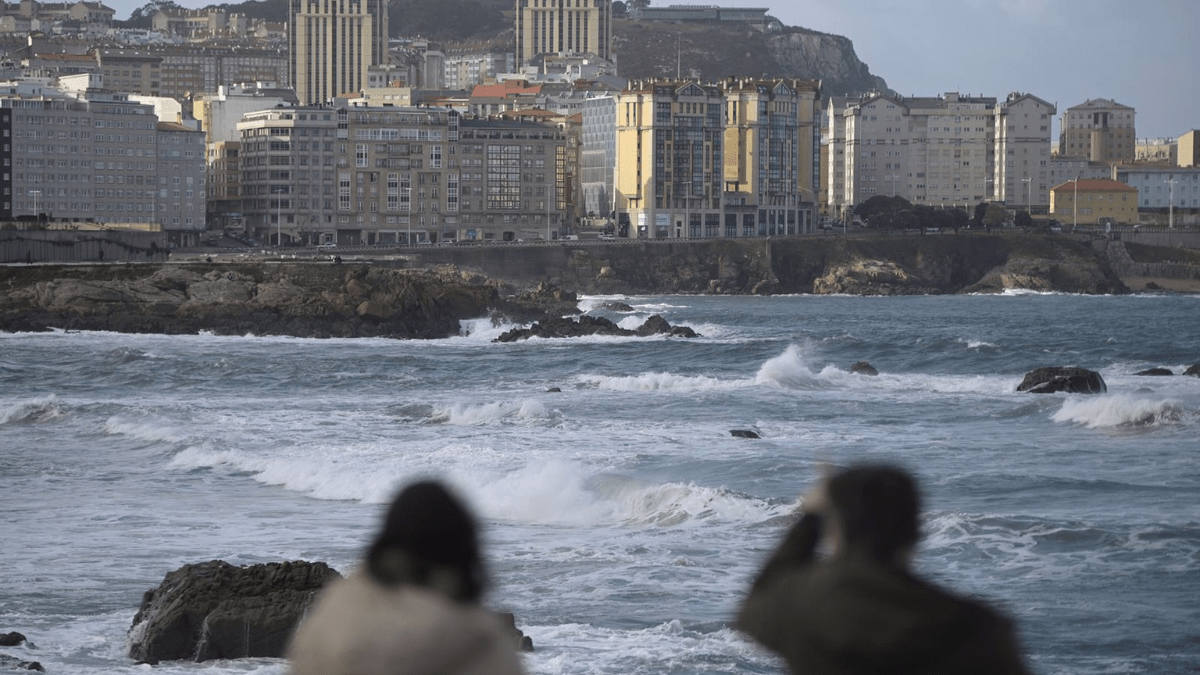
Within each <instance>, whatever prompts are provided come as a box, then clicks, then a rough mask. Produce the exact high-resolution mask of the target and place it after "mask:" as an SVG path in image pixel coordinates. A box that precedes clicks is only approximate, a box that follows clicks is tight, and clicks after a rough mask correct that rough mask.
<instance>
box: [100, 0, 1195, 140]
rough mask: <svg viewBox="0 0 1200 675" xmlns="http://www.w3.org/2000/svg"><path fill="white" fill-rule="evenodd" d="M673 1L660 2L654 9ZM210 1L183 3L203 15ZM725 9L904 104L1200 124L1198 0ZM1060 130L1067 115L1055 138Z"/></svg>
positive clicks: (1167, 127)
mask: <svg viewBox="0 0 1200 675" xmlns="http://www.w3.org/2000/svg"><path fill="white" fill-rule="evenodd" d="M672 2H673V0H656V1H655V2H654V3H653V5H652V6H654V5H664V6H665V5H669V4H672ZM106 4H108V5H109V6H111V7H112V8H113V9H115V10H116V12H117V17H118V18H127V17H128V16H129V13H130V12H131V11H132V10H133V9H135V8H136V7H140V6H141V5H142V4H144V3H143V2H142V0H113V1H110V2H108V3H106ZM209 4H213V3H208V2H203V1H201V0H185V1H184V2H182V3H181V5H183V6H185V7H192V8H195V7H204V6H208V5H209ZM684 4H704V3H684ZM717 4H720V5H722V6H728V7H766V8H769V10H770V11H769V13H770V15H772V16H774V17H776V18H778V19H780V20H781V21H783V22H784V23H785V24H787V25H789V26H798V27H802V28H808V29H812V30H816V31H820V32H824V33H831V34H834V35H841V36H844V37H846V38H848V39H850V40H851V41H852V42H853V43H854V48H855V52H856V53H857V55H858V57H859V59H860V60H862V61H863V63H865V64H867V66H868V67H869V68H870V69H871V72H872V73H873V74H875V75H878V76H880V77H882V78H884V80H886V81H887V83H888V86H889V87H890V88H891V89H892V90H893V91H895V92H896V93H898V94H900V95H902V96H936V95H938V94H942V93H945V92H950V91H957V92H959V93H962V94H974V95H984V96H996V97H1004V96H1006V95H1007V94H1009V93H1010V92H1014V91H1019V92H1023V93H1029V94H1034V95H1036V96H1039V97H1041V98H1043V99H1045V100H1047V101H1048V102H1050V103H1053V104H1055V105H1056V107H1057V108H1058V110H1059V111H1060V112H1061V111H1063V110H1066V109H1067V108H1070V107H1072V106H1075V105H1079V104H1081V103H1084V102H1086V101H1088V100H1090V99H1097V98H1104V99H1112V100H1115V101H1117V102H1118V103H1121V104H1123V105H1127V106H1130V107H1132V108H1134V109H1135V110H1137V122H1136V124H1137V136H1138V137H1139V138H1176V137H1178V136H1180V135H1181V134H1184V133H1186V132H1187V131H1189V130H1192V129H1197V128H1200V90H1197V89H1196V88H1195V87H1192V86H1190V85H1191V83H1192V82H1193V81H1194V79H1195V75H1194V73H1196V72H1197V71H1198V70H1200V44H1197V43H1196V41H1195V40H1194V37H1193V35H1192V32H1193V31H1192V28H1191V26H1192V22H1191V21H1188V20H1187V19H1194V18H1200V6H1198V5H1196V4H1195V3H1194V1H1193V0H1145V2H1142V3H1140V4H1139V5H1138V6H1137V8H1136V11H1135V9H1133V8H1132V6H1131V5H1130V3H1128V2H1124V1H1123V0H1096V1H1095V2H1091V3H1086V4H1083V3H1073V2H1061V1H1056V0H912V1H911V2H907V3H895V2H893V1H892V0H809V1H808V2H805V3H803V4H800V3H787V2H772V1H771V0H721V1H720V2H719V3H717ZM988 35H993V36H997V37H996V39H995V43H996V44H995V45H994V48H988V49H981V48H980V45H981V44H986V42H987V36H988ZM1006 39H1007V42H1006ZM931 45H933V47H931ZM938 45H941V48H937V47H938ZM1131 50H1136V52H1133V51H1131ZM1131 54H1132V55H1133V56H1131ZM1171 83H1176V84H1175V86H1171ZM1058 131H1059V130H1058V119H1057V118H1056V119H1055V127H1054V137H1055V138H1057V136H1058Z"/></svg>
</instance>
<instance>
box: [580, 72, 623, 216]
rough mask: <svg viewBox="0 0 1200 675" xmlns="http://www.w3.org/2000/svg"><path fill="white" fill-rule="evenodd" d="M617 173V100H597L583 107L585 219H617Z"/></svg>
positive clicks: (610, 98) (587, 100) (582, 151)
mask: <svg viewBox="0 0 1200 675" xmlns="http://www.w3.org/2000/svg"><path fill="white" fill-rule="evenodd" d="M616 169H617V98H616V97H615V96H611V95H608V96H594V97H591V98H588V99H586V100H585V101H584V104H583V125H582V131H581V137H580V149H579V179H580V192H581V194H582V197H581V198H582V201H583V213H584V217H585V218H589V219H599V220H603V221H605V222H607V221H608V220H609V219H610V218H612V217H613V207H614V203H613V200H614V196H615V193H614V192H613V179H614V177H615V176H616Z"/></svg>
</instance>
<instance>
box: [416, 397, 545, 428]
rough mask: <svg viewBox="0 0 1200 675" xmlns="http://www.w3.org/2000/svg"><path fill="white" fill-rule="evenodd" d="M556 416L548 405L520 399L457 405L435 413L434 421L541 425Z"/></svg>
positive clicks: (462, 424) (467, 423) (469, 423)
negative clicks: (531, 423)
mask: <svg viewBox="0 0 1200 675" xmlns="http://www.w3.org/2000/svg"><path fill="white" fill-rule="evenodd" d="M555 417H556V414H555V413H554V412H553V411H551V410H550V409H548V408H546V404H544V403H542V402H541V401H539V400H536V399H519V400H516V401H496V402H493V403H483V404H478V405H471V404H466V403H455V404H454V405H452V406H450V407H448V408H444V409H438V410H435V411H434V412H433V417H432V419H433V421H435V422H442V423H445V424H454V425H459V426H472V425H482V424H490V423H493V422H499V421H506V420H508V421H517V422H525V423H530V422H533V423H540V422H545V421H548V420H552V419H554V418H555Z"/></svg>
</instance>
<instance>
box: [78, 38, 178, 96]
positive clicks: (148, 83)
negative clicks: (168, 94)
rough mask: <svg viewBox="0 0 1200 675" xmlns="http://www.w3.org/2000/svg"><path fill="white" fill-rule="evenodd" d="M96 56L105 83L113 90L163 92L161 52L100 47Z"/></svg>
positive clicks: (134, 92) (141, 92)
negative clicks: (159, 54)
mask: <svg viewBox="0 0 1200 675" xmlns="http://www.w3.org/2000/svg"><path fill="white" fill-rule="evenodd" d="M95 57H96V64H97V67H98V72H100V73H101V74H102V75H104V86H105V87H106V88H107V89H109V90H110V91H122V92H125V93H129V94H141V95H143V96H161V95H162V92H163V86H162V85H163V83H162V57H161V56H157V55H155V54H151V53H149V52H145V51H139V50H135V49H97V50H96V51H95Z"/></svg>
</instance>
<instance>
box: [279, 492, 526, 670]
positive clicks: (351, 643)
mask: <svg viewBox="0 0 1200 675" xmlns="http://www.w3.org/2000/svg"><path fill="white" fill-rule="evenodd" d="M476 530H477V527H476V523H475V519H474V518H473V517H472V515H471V514H470V513H469V512H468V511H467V510H466V508H464V507H463V505H462V504H461V503H460V502H459V501H458V500H457V499H456V498H455V497H454V496H453V495H451V494H450V493H449V492H448V491H447V490H446V488H444V487H443V486H442V485H441V484H439V483H436V482H419V483H414V484H413V485H410V486H409V487H407V488H405V489H404V490H403V491H401V492H400V494H399V495H398V496H397V497H396V499H395V501H394V502H392V505H391V507H390V508H389V510H388V513H387V517H386V519H385V521H384V524H383V529H382V531H380V532H379V534H378V536H377V537H376V539H375V541H374V543H373V544H371V547H370V549H369V550H368V551H367V556H366V560H365V564H364V565H363V568H362V569H360V570H358V571H356V572H354V573H352V574H350V575H349V576H347V577H346V578H345V579H341V580H339V581H336V582H334V583H332V584H331V585H330V586H329V587H328V588H327V589H325V590H323V591H322V592H321V594H320V595H319V596H318V597H317V599H316V601H315V602H314V604H313V607H312V609H311V610H310V612H309V613H308V616H307V617H306V618H305V619H304V620H303V621H301V623H300V626H299V628H298V629H297V630H296V634H295V635H294V636H293V638H292V642H291V645H290V647H289V650H288V660H289V661H290V662H291V671H290V672H291V673H293V675H348V674H353V675H434V674H437V675H521V673H522V669H521V664H520V661H519V659H518V657H517V654H516V649H515V638H514V637H513V635H512V634H510V633H509V632H507V631H506V630H505V629H504V627H503V625H502V623H501V621H500V619H499V618H498V617H497V616H496V615H494V614H493V613H491V612H489V611H487V610H485V609H484V608H483V607H482V606H481V605H480V599H481V598H482V596H483V592H484V587H485V578H484V570H483V559H482V556H481V554H480V551H479V542H478V538H477V534H476Z"/></svg>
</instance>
